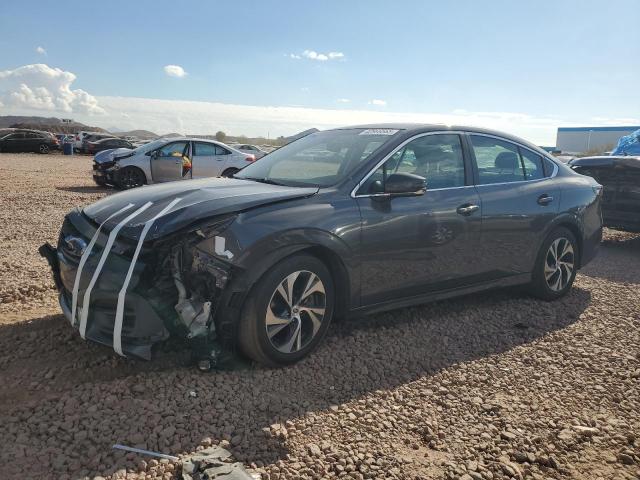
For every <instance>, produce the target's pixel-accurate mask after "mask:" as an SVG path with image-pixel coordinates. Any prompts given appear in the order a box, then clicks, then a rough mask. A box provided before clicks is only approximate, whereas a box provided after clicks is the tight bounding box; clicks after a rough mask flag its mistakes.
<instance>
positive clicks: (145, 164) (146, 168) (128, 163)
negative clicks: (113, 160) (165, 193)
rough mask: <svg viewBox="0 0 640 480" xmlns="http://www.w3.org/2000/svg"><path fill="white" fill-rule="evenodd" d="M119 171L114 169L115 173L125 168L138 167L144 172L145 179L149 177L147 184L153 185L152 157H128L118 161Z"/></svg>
mask: <svg viewBox="0 0 640 480" xmlns="http://www.w3.org/2000/svg"><path fill="white" fill-rule="evenodd" d="M117 164H118V169H114V170H113V171H114V172H117V171H118V170H120V169H122V168H124V167H137V168H139V169H140V170H142V171H143V172H144V175H145V177H147V183H148V184H151V183H153V178H152V177H151V157H147V156H146V155H140V156H137V155H135V156H133V157H126V158H122V159H120V160H118V163H117Z"/></svg>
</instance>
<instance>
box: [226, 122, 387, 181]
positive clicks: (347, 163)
mask: <svg viewBox="0 0 640 480" xmlns="http://www.w3.org/2000/svg"><path fill="white" fill-rule="evenodd" d="M397 132H398V130H396V129H388V128H385V129H363V128H352V129H346V130H328V131H326V132H317V133H313V134H311V135H307V136H306V137H303V138H301V139H300V140H296V141H295V142H293V143H290V144H289V145H285V146H284V147H282V148H279V149H278V150H276V151H274V152H272V153H270V154H269V155H267V156H266V157H264V158H261V159H260V160H258V161H256V162H255V163H253V164H251V165H249V166H248V167H245V168H244V169H242V170H241V171H240V172H238V173H236V174H235V175H234V178H242V179H245V180H256V181H260V182H265V183H275V184H279V185H290V186H317V187H329V186H331V185H335V184H337V183H339V182H340V181H342V180H344V179H345V178H347V177H348V176H349V175H350V174H351V172H352V171H353V170H354V169H355V168H357V167H358V166H359V165H361V164H362V162H365V161H366V160H367V159H368V158H369V157H370V156H371V155H372V154H373V153H374V152H375V151H376V150H377V149H378V148H380V147H381V146H382V145H383V144H385V143H387V142H388V141H389V140H390V139H391V138H392V137H393V135H395V134H396V133H397Z"/></svg>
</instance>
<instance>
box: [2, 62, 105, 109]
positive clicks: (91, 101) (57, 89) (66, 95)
mask: <svg viewBox="0 0 640 480" xmlns="http://www.w3.org/2000/svg"><path fill="white" fill-rule="evenodd" d="M75 80H76V76H75V75H74V74H73V73H71V72H66V71H64V70H61V69H60V68H51V67H49V66H48V65H45V64H42V63H38V64H34V65H24V66H22V67H18V68H16V69H14V70H4V71H0V103H2V104H4V106H5V107H7V108H9V107H13V108H19V109H27V110H33V111H37V110H47V111H57V112H62V113H86V114H102V113H104V110H103V109H102V108H101V107H100V106H99V105H98V100H97V99H96V97H94V96H93V95H89V94H88V93H87V92H85V91H84V90H81V89H75V90H72V89H71V84H72V83H73V82H74V81H75Z"/></svg>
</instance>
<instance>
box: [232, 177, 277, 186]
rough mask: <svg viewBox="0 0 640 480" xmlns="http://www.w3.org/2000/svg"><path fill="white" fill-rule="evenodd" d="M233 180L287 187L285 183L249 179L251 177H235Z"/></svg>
mask: <svg viewBox="0 0 640 480" xmlns="http://www.w3.org/2000/svg"><path fill="white" fill-rule="evenodd" d="M235 178H238V179H239V180H249V181H251V182H258V183H266V184H268V185H279V186H281V187H288V186H289V185H287V184H286V183H282V182H277V181H275V180H272V179H270V178H251V177H235Z"/></svg>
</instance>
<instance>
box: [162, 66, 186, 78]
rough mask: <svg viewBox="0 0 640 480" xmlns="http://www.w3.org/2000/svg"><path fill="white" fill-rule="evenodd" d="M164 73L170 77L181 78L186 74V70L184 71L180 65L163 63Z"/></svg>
mask: <svg viewBox="0 0 640 480" xmlns="http://www.w3.org/2000/svg"><path fill="white" fill-rule="evenodd" d="M164 73H166V74H167V75H169V76H170V77H177V78H182V77H186V76H187V72H185V71H184V68H182V67H181V66H180V65H165V67H164Z"/></svg>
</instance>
